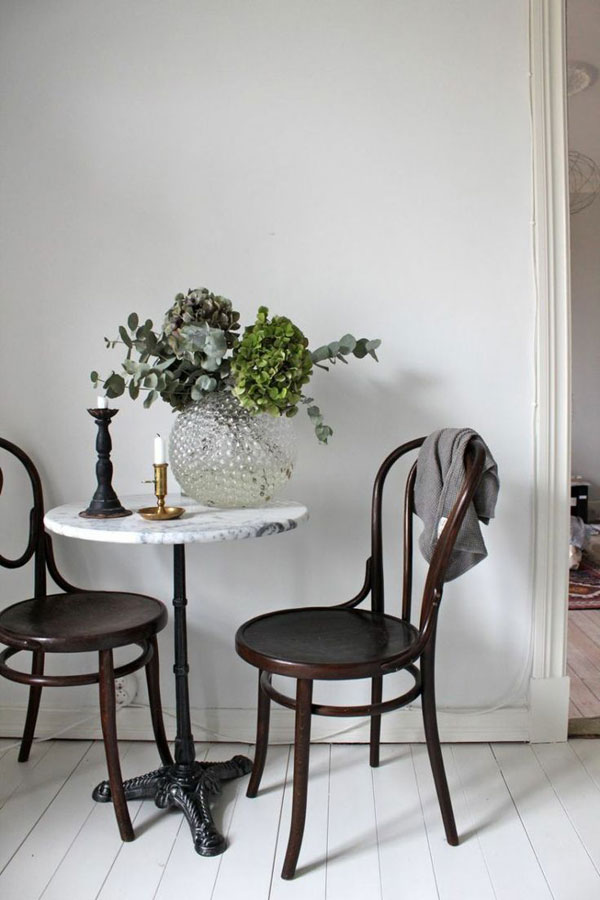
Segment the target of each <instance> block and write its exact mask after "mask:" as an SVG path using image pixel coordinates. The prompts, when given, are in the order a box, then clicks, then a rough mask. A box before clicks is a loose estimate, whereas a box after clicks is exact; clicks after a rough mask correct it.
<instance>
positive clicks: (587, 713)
mask: <svg viewBox="0 0 600 900" xmlns="http://www.w3.org/2000/svg"><path fill="white" fill-rule="evenodd" d="M567 672H568V675H569V678H570V679H571V697H572V699H573V702H574V703H575V704H576V705H577V707H578V709H579V710H581V713H582V715H583V717H584V718H589V717H591V716H598V715H600V700H598V698H597V697H596V696H595V694H593V693H592V691H591V690H590V689H589V687H588V686H587V684H586V682H585V681H583V680H582V679H581V678H580V677H579V675H577V673H576V672H575V671H574V670H573V669H571V668H570V667H568V668H567Z"/></svg>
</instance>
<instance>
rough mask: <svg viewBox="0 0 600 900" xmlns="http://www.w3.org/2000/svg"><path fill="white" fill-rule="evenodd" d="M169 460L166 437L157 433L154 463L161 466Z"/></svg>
mask: <svg viewBox="0 0 600 900" xmlns="http://www.w3.org/2000/svg"><path fill="white" fill-rule="evenodd" d="M166 461H167V448H166V446H165V440H164V438H161V436H160V434H157V435H156V437H155V438H154V465H155V466H160V465H162V464H163V463H166Z"/></svg>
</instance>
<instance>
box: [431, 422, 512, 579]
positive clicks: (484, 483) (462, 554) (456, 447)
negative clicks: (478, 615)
mask: <svg viewBox="0 0 600 900" xmlns="http://www.w3.org/2000/svg"><path fill="white" fill-rule="evenodd" d="M471 438H473V439H474V440H476V441H477V442H478V443H479V444H480V445H481V446H483V447H484V449H485V463H484V467H483V475H482V478H481V481H480V482H479V486H478V488H477V490H476V492H475V496H474V498H473V502H472V503H471V505H470V507H469V509H468V510H467V512H466V515H465V518H464V520H463V523H462V525H461V528H460V531H459V533H458V538H457V541H456V544H455V546H454V550H453V552H452V557H451V559H450V564H449V566H448V571H447V573H446V579H445V580H446V581H452V579H453V578H458V576H459V575H462V574H463V573H464V572H466V571H467V570H468V569H470V568H472V567H473V566H474V565H476V564H477V563H478V562H481V560H482V559H485V557H486V556H487V550H486V548H485V544H484V541H483V536H482V534H481V528H480V527H479V523H480V522H484V523H485V524H486V525H487V524H488V522H489V520H490V519H492V518H493V516H494V509H495V507H496V498H497V497H498V489H499V487H500V482H499V480H498V466H497V465H496V462H495V460H494V457H493V456H492V454H491V453H490V451H489V448H488V447H487V445H486V443H485V442H484V441H483V439H482V438H481V437H480V436H479V435H478V434H477V432H476V431H473V430H472V429H471V428H442V429H441V430H440V431H434V432H433V434H430V435H429V437H428V438H426V439H425V443H424V444H423V446H422V447H421V450H420V452H419V458H418V460H417V477H416V481H415V512H416V514H417V515H418V516H419V518H420V519H422V520H423V524H424V526H425V527H424V528H423V533H422V534H421V537H420V538H419V547H420V549H421V553H422V554H423V556H424V557H425V559H426V560H427V562H430V560H431V557H432V556H433V551H434V549H435V545H436V543H437V540H438V537H439V536H440V534H441V532H442V529H443V527H444V525H445V524H446V520H447V518H448V516H449V515H450V512H451V510H452V507H453V506H454V503H455V502H456V499H457V497H458V494H459V491H460V489H461V486H462V484H463V482H464V479H465V463H464V455H465V449H466V447H467V444H468V442H469V440H470V439H471Z"/></svg>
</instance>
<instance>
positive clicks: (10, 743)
mask: <svg viewBox="0 0 600 900" xmlns="http://www.w3.org/2000/svg"><path fill="white" fill-rule="evenodd" d="M16 746H17V741H15V739H14V738H0V759H2V757H3V756H4V754H5V753H7V752H8V750H9V749H12V748H13V747H16Z"/></svg>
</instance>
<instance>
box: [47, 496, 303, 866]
mask: <svg viewBox="0 0 600 900" xmlns="http://www.w3.org/2000/svg"><path fill="white" fill-rule="evenodd" d="M122 502H123V505H124V506H125V507H126V508H127V509H131V510H134V515H133V516H127V517H125V518H118V519H85V518H81V517H80V515H79V513H80V511H81V510H82V509H83V508H84V507H85V504H84V503H69V504H67V505H65V506H57V507H56V508H55V509H52V510H50V512H48V513H46V516H45V518H44V524H45V526H46V528H47V529H48V531H52V532H54V533H55V534H61V535H63V536H65V537H70V538H79V539H81V540H85V541H103V542H107V543H114V544H171V545H172V546H173V585H174V590H173V608H174V637H175V664H174V666H173V672H174V674H175V697H176V714H177V715H176V718H177V736H176V738H175V762H174V764H173V765H170V766H162V767H161V768H159V769H155V770H154V771H153V772H148V773H147V774H145V775H139V776H137V777H135V778H130V779H128V780H127V781H125V782H124V788H125V797H126V799H127V800H139V799H146V798H148V799H152V800H154V802H155V803H156V805H157V806H158V807H160V808H161V809H165V808H167V807H177V808H179V809H180V810H181V811H182V813H183V814H184V816H185V818H186V819H187V821H188V824H189V826H190V829H191V832H192V837H193V840H194V848H195V850H196V852H197V853H199V854H201V855H202V856H216V855H217V854H219V853H222V852H223V850H224V849H225V839H224V838H223V836H222V835H221V834H220V833H219V831H218V830H217V828H216V826H215V824H214V821H213V818H212V813H211V809H210V801H211V799H212V798H213V797H214V795H215V794H217V793H218V792H219V791H220V786H221V782H223V781H228V780H229V779H232V778H237V777H239V776H241V775H245V774H246V773H247V772H249V771H250V769H251V768H252V764H251V762H250V760H249V759H248V758H247V757H246V756H234V757H233V759H231V760H228V761H227V762H217V763H208V762H198V761H197V760H196V753H195V747H194V737H193V735H192V730H191V718H190V698H189V685H188V673H189V665H188V654H187V628H186V609H185V608H186V606H187V598H186V589H185V545H186V544H197V543H200V544H202V543H204V544H208V543H213V542H216V541H239V540H243V539H244V538H252V537H266V536H268V535H272V534H279V533H281V532H282V531H290V530H291V529H293V528H296V527H297V525H298V524H299V523H300V522H303V521H305V520H306V519H307V518H308V511H307V509H306V507H305V506H302V504H300V503H293V502H291V501H281V502H277V501H274V502H271V503H269V504H268V505H267V506H263V507H260V508H253V509H211V508H208V507H206V506H201V505H200V504H198V503H196V501H194V500H191V499H190V498H189V497H181V498H179V499H178V500H177V504H178V505H179V506H183V507H184V509H185V512H184V514H183V516H182V517H181V518H180V519H172V520H170V521H164V522H149V521H147V520H145V519H143V518H142V517H141V516H140V515H138V514H137V513H136V512H135V511H136V510H138V509H139V508H140V507H143V506H148V505H150V504H151V502H152V498H150V497H148V495H147V494H146V495H143V496H134V497H124V498H123V501H122ZM172 502H174V501H172ZM93 797H94V799H95V800H98V801H100V802H108V801H110V800H111V795H110V787H109V784H108V781H103V782H101V783H100V784H99V785H98V786H97V787H96V788H95V789H94V792H93Z"/></svg>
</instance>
